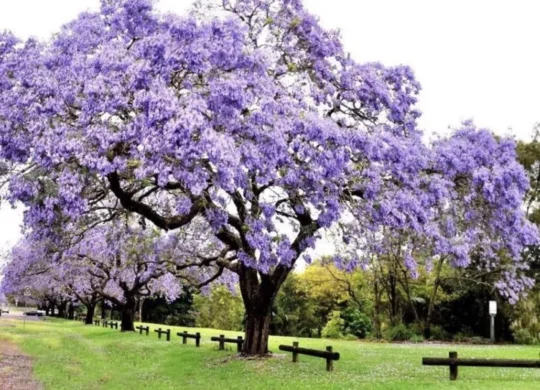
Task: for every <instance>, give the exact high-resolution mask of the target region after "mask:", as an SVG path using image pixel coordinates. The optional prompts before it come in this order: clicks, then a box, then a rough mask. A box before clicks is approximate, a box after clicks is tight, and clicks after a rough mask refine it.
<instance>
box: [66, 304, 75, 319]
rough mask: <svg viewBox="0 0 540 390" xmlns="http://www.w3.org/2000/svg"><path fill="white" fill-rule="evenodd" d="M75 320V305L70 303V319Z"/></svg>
mask: <svg viewBox="0 0 540 390" xmlns="http://www.w3.org/2000/svg"><path fill="white" fill-rule="evenodd" d="M73 318H75V306H73V303H70V304H69V308H68V319H69V320H72V319H73Z"/></svg>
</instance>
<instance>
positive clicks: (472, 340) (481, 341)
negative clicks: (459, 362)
mask: <svg viewBox="0 0 540 390" xmlns="http://www.w3.org/2000/svg"><path fill="white" fill-rule="evenodd" d="M468 341H469V343H471V344H478V345H485V344H491V340H490V339H486V338H484V337H479V336H475V337H471V338H470V339H469V340H468Z"/></svg>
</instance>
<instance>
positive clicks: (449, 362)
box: [422, 352, 540, 381]
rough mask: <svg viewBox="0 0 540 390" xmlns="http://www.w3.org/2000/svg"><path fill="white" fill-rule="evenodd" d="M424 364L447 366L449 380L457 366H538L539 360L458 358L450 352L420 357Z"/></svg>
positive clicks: (451, 378)
mask: <svg viewBox="0 0 540 390" xmlns="http://www.w3.org/2000/svg"><path fill="white" fill-rule="evenodd" d="M422 364H423V365H424V366H448V368H449V370H450V380H451V381H455V380H456V379H457V377H458V367H459V366H464V367H465V366H467V367H506V368H540V360H513V359H458V353H457V352H450V353H449V354H448V358H426V357H425V358H422Z"/></svg>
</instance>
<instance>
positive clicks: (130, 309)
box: [121, 297, 137, 332]
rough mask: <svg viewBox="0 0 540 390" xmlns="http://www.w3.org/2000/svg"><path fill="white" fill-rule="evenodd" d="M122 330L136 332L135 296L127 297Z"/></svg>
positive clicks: (123, 309)
mask: <svg viewBox="0 0 540 390" xmlns="http://www.w3.org/2000/svg"><path fill="white" fill-rule="evenodd" d="M121 309H122V325H121V327H122V332H135V324H134V321H135V311H136V309H137V301H136V300H135V297H127V298H126V303H125V304H124V305H123V306H122V308H121Z"/></svg>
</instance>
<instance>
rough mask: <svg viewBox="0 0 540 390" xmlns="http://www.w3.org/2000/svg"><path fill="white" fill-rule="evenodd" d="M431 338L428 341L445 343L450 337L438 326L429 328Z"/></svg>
mask: <svg viewBox="0 0 540 390" xmlns="http://www.w3.org/2000/svg"><path fill="white" fill-rule="evenodd" d="M430 332H431V336H430V340H437V341H446V340H448V339H449V338H450V337H449V335H448V333H447V332H446V331H445V330H444V329H443V328H442V327H440V326H438V325H437V326H432V327H431V328H430Z"/></svg>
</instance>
